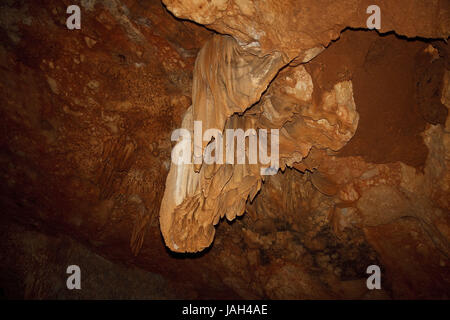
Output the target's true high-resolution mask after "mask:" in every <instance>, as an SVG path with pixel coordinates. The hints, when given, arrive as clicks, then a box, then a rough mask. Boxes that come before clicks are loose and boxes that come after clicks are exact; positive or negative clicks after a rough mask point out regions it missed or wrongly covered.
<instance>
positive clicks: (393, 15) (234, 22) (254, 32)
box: [163, 0, 450, 62]
mask: <svg viewBox="0 0 450 320" xmlns="http://www.w3.org/2000/svg"><path fill="white" fill-rule="evenodd" d="M163 2H164V3H165V4H166V6H167V8H168V9H169V10H170V11H171V12H173V13H174V14H175V15H176V16H177V17H180V18H184V19H190V20H193V21H196V22H198V23H200V24H203V25H206V26H208V27H209V28H211V29H214V30H216V31H217V32H219V33H222V34H228V35H232V36H233V37H235V38H236V39H237V40H238V41H240V42H241V43H242V45H243V46H248V47H250V48H251V50H253V51H255V52H260V53H261V54H267V53H268V52H273V51H279V52H284V53H285V54H286V58H287V61H290V60H291V59H297V60H298V61H303V62H306V61H309V60H310V59H311V58H313V57H314V56H315V55H316V54H317V53H318V52H320V51H321V49H322V48H323V47H326V46H328V44H329V43H330V42H331V41H332V40H335V39H337V38H339V34H340V33H341V31H342V30H344V29H345V28H355V29H356V28H366V20H367V17H368V16H367V15H365V13H366V10H367V8H368V7H369V6H370V5H372V4H374V3H373V1H370V0H342V1H333V0H325V1H320V2H317V1H316V0H300V1H298V0H283V1H278V0H270V1H263V2H259V1H252V0H212V1H211V0H197V1H183V0H163ZM376 4H377V5H378V6H379V7H380V9H381V12H385V13H386V14H385V15H383V18H382V19H383V20H382V21H383V22H382V24H381V29H380V32H383V33H385V32H389V31H395V32H396V33H397V34H399V35H404V36H407V37H424V38H442V37H445V36H448V35H449V33H450V18H449V16H450V14H449V12H450V4H449V3H448V1H444V0H434V1H426V0H420V1H414V2H411V1H389V0H385V1H377V2H376ZM405 19H407V21H408V22H405Z"/></svg>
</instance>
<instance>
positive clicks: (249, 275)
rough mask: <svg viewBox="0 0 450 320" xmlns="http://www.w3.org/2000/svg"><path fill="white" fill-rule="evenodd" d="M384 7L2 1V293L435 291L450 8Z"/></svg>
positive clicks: (447, 158)
mask: <svg viewBox="0 0 450 320" xmlns="http://www.w3.org/2000/svg"><path fill="white" fill-rule="evenodd" d="M376 2H377V5H378V6H379V7H380V9H381V13H382V15H381V17H382V20H381V21H382V23H381V28H380V30H368V29H367V24H366V20H367V18H368V14H367V12H366V9H367V7H368V6H370V5H371V4H372V1H368V0H340V1H332V0H324V1H317V0H283V1H279V0H268V1H253V0H196V1H181V0H163V1H162V2H161V1H159V0H151V1H138V0H105V1H95V0H89V1H88V0H82V1H79V5H80V8H81V12H82V25H81V29H79V30H68V29H67V28H66V18H67V13H66V8H67V6H69V5H71V4H72V3H70V1H66V0H63V1H51V0H46V1H36V2H35V1H20V0H6V1H3V2H2V3H1V4H0V37H1V39H2V42H1V46H0V67H1V69H2V76H1V77H0V91H1V108H0V116H1V124H2V125H1V127H0V128H1V138H0V165H1V166H0V178H1V179H2V181H3V183H2V184H1V194H0V203H1V215H0V219H1V231H2V232H1V233H0V258H1V259H2V261H3V263H2V265H1V267H0V289H1V290H0V295H1V296H3V297H6V298H11V297H13V298H14V297H16V298H31V299H36V298H37V299H42V298H44V299H45V298H60V299H65V298H67V299H71V298H160V299H161V298H210V299H211V298H214V299H216V298H243V299H261V298H266V299H311V298H312V299H330V298H331V299H399V298H424V299H425V298H426V299H428V298H438V299H448V298H449V297H450V259H449V254H450V115H449V111H448V109H449V108H450V56H449V55H450V50H449V46H448V44H447V40H448V39H449V36H450V2H449V1H445V0H433V1H426V0H420V1H409V0H398V1H389V0H383V1H382V0H380V1H376ZM196 121H201V123H202V130H203V132H205V131H206V130H208V129H218V131H219V132H222V133H225V132H226V131H227V130H229V129H234V130H237V129H242V130H243V131H244V132H245V131H247V130H249V129H255V130H257V129H267V130H268V131H275V130H278V131H276V132H278V133H279V134H278V135H277V138H278V141H279V159H278V162H277V164H276V168H279V170H278V171H275V172H271V173H272V174H265V173H267V172H268V171H267V167H268V166H269V165H268V164H261V163H259V162H257V163H249V161H248V160H249V158H250V155H249V154H248V153H246V154H245V160H246V162H245V163H244V164H239V163H236V164H230V163H227V162H226V161H223V162H224V163H206V162H201V161H200V162H195V161H194V162H193V163H186V164H176V163H174V162H173V161H172V160H173V159H172V153H173V151H175V150H178V151H180V150H184V151H186V150H187V151H186V152H188V154H187V156H188V158H189V159H190V160H193V159H195V158H196V157H197V156H198V154H197V153H196V152H198V151H200V152H201V154H203V153H205V152H208V151H211V146H212V143H213V142H214V143H215V146H216V151H217V150H218V149H217V147H219V144H221V143H220V142H219V141H218V140H217V139H212V137H210V139H205V140H204V141H202V142H201V144H200V146H199V149H196V148H195V146H193V145H192V144H183V146H184V147H183V148H181V146H182V143H183V141H178V142H176V141H171V140H172V139H171V136H172V133H173V132H174V130H176V129H180V128H181V129H184V131H185V132H189V133H190V134H191V136H194V131H195V126H196ZM272 139H273V137H272V138H271V139H269V140H272ZM249 140H250V138H249ZM222 142H223V145H220V146H221V147H223V148H224V149H225V140H223V141H222ZM269 145H270V143H269ZM185 155H186V154H185ZM264 170H266V171H264ZM275 173H276V174H275ZM71 264H77V265H80V267H81V268H82V269H83V270H85V271H84V272H86V274H87V276H86V278H85V280H83V281H84V282H83V283H84V284H85V286H84V288H83V290H81V291H76V290H75V291H67V290H66V287H65V281H66V277H65V276H66V273H65V270H66V268H67V266H68V265H71ZM370 265H378V266H380V267H381V270H382V274H383V278H382V279H383V280H382V281H383V282H382V283H383V286H382V289H381V290H369V289H368V288H367V286H366V279H367V273H366V269H367V267H368V266H370ZM99 274H100V275H101V276H98V275H99ZM118 289H120V290H118Z"/></svg>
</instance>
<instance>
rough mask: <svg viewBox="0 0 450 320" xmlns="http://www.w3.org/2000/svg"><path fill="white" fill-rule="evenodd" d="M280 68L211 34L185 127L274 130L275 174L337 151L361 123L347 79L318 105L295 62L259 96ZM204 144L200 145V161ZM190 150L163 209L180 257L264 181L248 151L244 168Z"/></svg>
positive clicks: (239, 210) (202, 244)
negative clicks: (312, 154)
mask: <svg viewBox="0 0 450 320" xmlns="http://www.w3.org/2000/svg"><path fill="white" fill-rule="evenodd" d="M281 66H282V59H281V55H280V54H272V55H268V56H264V57H262V58H259V57H258V56H255V55H253V54H251V53H248V52H246V51H245V50H244V49H243V48H242V47H240V46H239V44H238V43H237V42H236V41H235V40H233V39H232V38H230V37H227V36H224V37H222V36H215V37H213V38H212V40H210V42H208V43H207V44H206V45H205V46H204V47H203V49H202V50H201V51H200V53H199V56H198V58H197V60H196V68H195V72H194V85H193V105H192V107H191V108H192V109H189V110H188V111H187V113H186V114H185V115H184V119H183V128H185V129H187V130H189V131H190V132H191V135H192V136H193V135H194V133H193V128H194V122H195V121H199V122H200V123H201V124H202V126H204V127H206V128H205V129H206V130H207V129H211V128H217V129H218V130H219V131H220V132H222V131H224V129H242V130H243V131H247V130H248V129H252V128H254V129H257V128H264V129H272V130H273V129H277V130H279V132H280V137H279V150H280V159H279V160H278V159H277V161H279V163H277V167H276V168H275V170H276V171H277V170H278V168H279V167H281V169H282V170H284V169H285V167H286V165H290V166H292V165H293V164H294V163H296V164H297V165H299V163H300V162H301V160H302V159H303V158H304V157H306V156H307V155H308V153H309V150H310V149H311V147H312V146H316V147H318V148H321V149H330V150H334V151H337V150H339V149H340V148H341V147H342V146H343V145H345V143H346V142H347V141H348V140H350V138H351V137H352V136H353V134H354V133H355V131H356V128H357V125H358V113H357V111H356V107H355V103H354V100H353V90H352V83H351V81H344V82H339V83H336V84H335V85H334V87H333V88H332V90H330V91H329V92H324V94H323V96H322V97H321V99H320V101H319V102H318V103H317V104H316V103H313V101H312V92H313V89H314V88H313V84H312V80H311V76H310V75H309V73H308V72H307V71H306V70H305V68H304V67H303V66H302V65H298V66H297V67H289V68H288V69H287V70H285V71H283V72H281V73H280V74H279V75H277V77H276V78H275V80H274V82H273V83H272V84H271V86H270V88H269V89H268V91H267V92H266V93H265V94H264V96H263V97H262V98H261V99H260V96H261V93H262V92H263V91H264V90H265V89H266V88H267V86H268V84H269V82H270V81H271V80H272V79H273V77H274V76H275V74H276V73H277V72H278V70H279V69H280V68H281ZM256 102H257V103H256ZM255 103H256V105H254V106H253V104H255ZM239 114H241V115H239ZM209 142H210V141H208V140H206V141H203V144H202V146H201V149H202V150H200V157H203V150H204V148H205V146H206V145H207V144H208V143H209ZM182 143H185V142H184V141H180V142H179V144H178V146H177V147H176V148H178V147H179V146H180V144H182ZM188 149H189V150H187V149H186V150H184V152H189V151H191V155H190V156H189V159H190V160H191V162H194V163H193V164H176V163H172V166H171V169H170V171H169V175H168V178H167V182H166V190H165V194H164V198H163V200H162V204H161V211H160V223H161V231H162V234H163V236H164V239H165V243H166V244H167V246H168V247H169V248H171V249H172V250H174V251H178V252H186V251H187V252H195V251H200V250H202V249H204V248H206V247H207V246H209V245H210V244H211V242H212V240H213V237H214V230H215V229H214V225H215V224H217V223H218V222H219V220H220V219H221V218H223V217H224V216H226V218H227V219H228V220H230V221H231V220H233V219H234V218H235V217H236V216H240V215H242V214H243V213H244V211H245V205H246V202H247V200H250V201H251V200H253V198H254V197H255V195H256V193H257V192H258V191H259V189H260V188H261V182H262V177H261V170H260V169H261V168H260V167H259V166H258V165H257V164H251V163H249V161H248V157H249V155H248V154H247V156H246V158H247V159H246V160H247V162H246V163H244V164H239V163H237V164H229V163H226V164H203V165H202V162H200V163H199V164H195V157H196V154H195V147H193V148H191V145H188ZM252 151H253V152H254V151H255V150H249V151H246V152H247V153H249V152H252ZM272 152H273V150H272ZM200 168H201V169H200ZM196 169H197V170H196ZM198 169H199V170H198ZM196 171H198V172H196ZM276 171H275V172H276Z"/></svg>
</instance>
